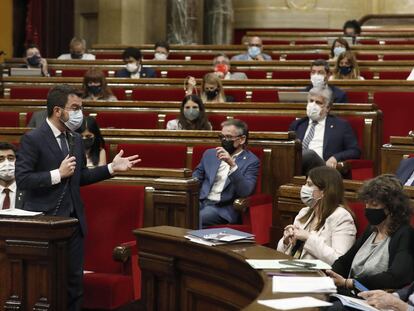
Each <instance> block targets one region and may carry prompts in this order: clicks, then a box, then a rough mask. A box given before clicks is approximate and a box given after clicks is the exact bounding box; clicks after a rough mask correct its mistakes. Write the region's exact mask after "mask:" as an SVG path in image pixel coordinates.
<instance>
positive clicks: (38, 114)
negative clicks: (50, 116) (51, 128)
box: [27, 109, 47, 128]
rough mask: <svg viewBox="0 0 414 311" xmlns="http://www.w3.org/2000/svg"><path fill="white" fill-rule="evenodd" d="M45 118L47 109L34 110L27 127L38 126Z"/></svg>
mask: <svg viewBox="0 0 414 311" xmlns="http://www.w3.org/2000/svg"><path fill="white" fill-rule="evenodd" d="M46 118H47V110H46V109H44V110H38V111H35V112H34V113H33V114H32V117H31V118H30V121H29V123H28V124H27V127H35V128H38V127H40V126H41V125H42V124H43V123H44V122H45V121H46Z"/></svg>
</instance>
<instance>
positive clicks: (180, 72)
mask: <svg viewBox="0 0 414 311" xmlns="http://www.w3.org/2000/svg"><path fill="white" fill-rule="evenodd" d="M209 72H211V70H186V69H168V70H167V78H176V79H184V78H186V77H188V76H192V77H194V78H197V79H201V78H203V77H204V75H205V74H206V73H209ZM157 76H158V77H161V71H159V72H158V70H157Z"/></svg>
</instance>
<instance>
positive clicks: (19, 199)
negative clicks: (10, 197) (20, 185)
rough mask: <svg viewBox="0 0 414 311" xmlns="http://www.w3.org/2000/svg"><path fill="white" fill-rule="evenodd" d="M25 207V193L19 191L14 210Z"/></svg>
mask: <svg viewBox="0 0 414 311" xmlns="http://www.w3.org/2000/svg"><path fill="white" fill-rule="evenodd" d="M23 205H24V191H21V190H19V189H17V191H16V202H15V204H14V208H18V209H23Z"/></svg>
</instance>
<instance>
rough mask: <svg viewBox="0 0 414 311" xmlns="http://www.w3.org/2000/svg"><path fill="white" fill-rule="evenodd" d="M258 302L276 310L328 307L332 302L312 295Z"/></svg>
mask: <svg viewBox="0 0 414 311" xmlns="http://www.w3.org/2000/svg"><path fill="white" fill-rule="evenodd" d="M257 302H258V303H260V304H262V305H265V306H267V307H269V308H274V309H278V310H292V309H299V308H314V307H329V306H331V305H332V303H330V302H327V301H323V300H320V299H316V298H313V297H309V296H305V297H294V298H284V299H269V300H258V301H257Z"/></svg>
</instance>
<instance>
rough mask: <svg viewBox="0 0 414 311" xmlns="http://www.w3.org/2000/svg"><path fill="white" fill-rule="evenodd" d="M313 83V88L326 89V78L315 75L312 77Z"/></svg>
mask: <svg viewBox="0 0 414 311" xmlns="http://www.w3.org/2000/svg"><path fill="white" fill-rule="evenodd" d="M311 82H312V85H313V87H316V88H323V87H325V76H324V75H321V74H318V73H315V74H313V75H311Z"/></svg>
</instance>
